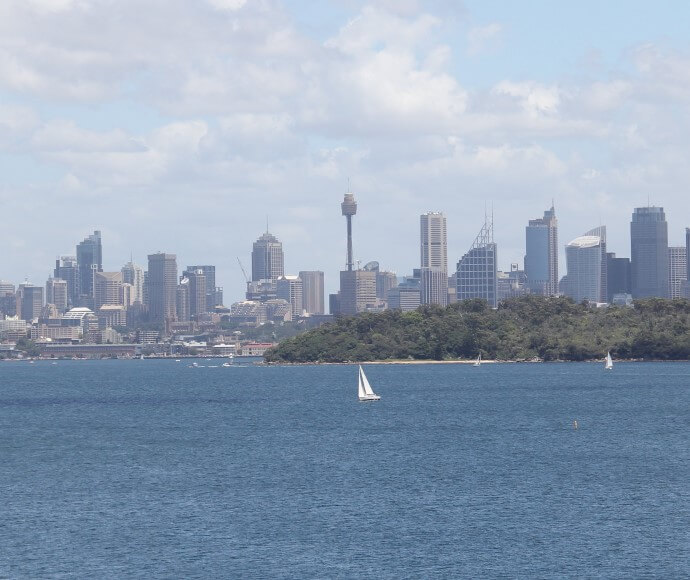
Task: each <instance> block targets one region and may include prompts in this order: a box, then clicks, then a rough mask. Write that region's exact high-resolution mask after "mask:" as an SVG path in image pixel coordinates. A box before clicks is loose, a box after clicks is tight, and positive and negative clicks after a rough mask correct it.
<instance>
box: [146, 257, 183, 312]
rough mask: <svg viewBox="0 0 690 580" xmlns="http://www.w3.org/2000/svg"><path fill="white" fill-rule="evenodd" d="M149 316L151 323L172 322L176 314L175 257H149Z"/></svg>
mask: <svg viewBox="0 0 690 580" xmlns="http://www.w3.org/2000/svg"><path fill="white" fill-rule="evenodd" d="M148 294H149V296H148V299H149V314H150V318H151V321H152V322H158V323H166V322H169V321H174V320H175V316H176V313H177V308H176V298H177V256H176V255H175V254H164V253H161V252H159V253H157V254H151V255H149V268H148Z"/></svg>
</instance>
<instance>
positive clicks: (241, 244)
mask: <svg viewBox="0 0 690 580" xmlns="http://www.w3.org/2000/svg"><path fill="white" fill-rule="evenodd" d="M688 22H690V3H688V2H686V1H681V0H679V1H677V2H670V1H663V0H656V1H654V2H651V1H650V2H639V1H637V2H636V1H632V0H619V1H616V0H608V1H606V2H601V0H596V1H582V0H581V1H578V2H572V1H567V2H566V1H561V2H558V1H554V0H543V1H540V0H529V1H524V2H514V1H512V0H504V1H491V0H476V1H473V0H465V1H464V2H461V1H459V0H429V1H428V2H423V1H417V0H381V1H378V2H361V1H357V0H331V1H328V0H302V1H298V0H284V1H282V2H281V1H279V0H197V1H190V0H117V1H113V0H2V2H0V175H1V177H0V201H1V206H0V207H1V208H2V215H3V218H4V219H3V226H2V228H1V231H2V234H1V235H0V241H1V243H2V249H3V252H2V258H1V260H0V278H2V279H6V280H10V281H12V282H15V283H18V282H21V281H22V280H23V279H24V278H25V277H28V278H29V280H30V281H31V282H34V283H35V284H43V283H44V282H45V280H46V278H47V276H48V274H49V273H50V272H51V270H52V265H53V263H54V260H55V258H56V256H58V255H60V254H74V252H75V245H76V243H77V242H79V241H80V240H81V239H83V238H84V237H85V236H87V235H88V234H90V233H91V232H92V231H93V230H94V229H100V230H101V231H102V232H103V260H104V264H103V265H104V268H105V269H106V270H117V269H119V268H120V267H121V266H122V265H123V264H124V263H125V262H126V261H128V260H129V257H130V253H131V254H133V256H134V260H135V262H138V263H140V264H142V265H144V266H145V265H146V255H147V254H149V253H152V252H155V251H166V252H171V253H176V254H177V256H178V266H179V267H180V268H182V267H184V266H186V265H188V264H201V263H203V264H206V263H210V264H215V265H216V267H217V280H218V284H219V285H222V286H224V287H225V302H226V304H230V303H231V302H233V301H235V300H237V299H240V298H241V297H242V295H243V292H244V283H243V278H242V273H241V271H240V270H239V267H238V265H237V260H236V258H237V257H239V258H240V259H241V260H242V261H243V263H244V265H245V268H247V269H248V270H250V266H251V260H250V252H251V246H252V242H253V241H254V240H255V239H256V238H257V237H258V236H259V235H260V234H261V233H262V232H263V231H265V228H266V217H267V216H268V219H269V224H270V225H269V227H270V230H271V232H273V233H275V234H276V235H277V236H278V237H279V239H280V240H281V241H282V242H283V247H284V251H285V267H286V273H297V272H298V271H299V270H317V269H319V270H324V271H325V272H326V286H327V290H328V291H334V290H335V289H336V287H337V284H338V281H337V272H338V270H340V269H341V268H342V267H343V265H344V263H345V221H344V218H343V217H342V216H341V215H340V205H339V204H340V202H341V201H342V196H343V193H344V192H345V191H346V190H347V187H348V179H349V180H350V183H351V189H352V191H353V192H354V193H355V197H356V199H357V201H358V203H359V210H358V214H357V216H356V217H355V218H354V252H355V257H356V258H357V259H359V260H361V261H362V263H365V262H367V261H370V260H378V261H379V262H380V263H381V266H382V267H383V268H385V269H390V270H394V271H396V272H397V273H398V275H401V276H402V275H404V274H407V273H410V272H411V270H412V268H414V267H417V266H418V264H419V215H420V214H421V213H423V212H426V211H443V212H445V214H446V216H447V220H448V244H449V255H448V262H449V266H450V267H451V268H452V269H454V266H455V264H456V262H457V260H458V259H459V258H460V257H461V256H462V254H463V253H464V252H465V251H467V249H468V248H469V246H470V244H471V243H472V241H473V239H474V237H475V236H476V234H477V233H478V231H479V229H480V228H481V225H482V223H483V220H484V212H485V208H489V210H490V208H491V207H492V206H493V209H494V221H495V232H496V234H495V237H496V242H497V243H498V256H499V267H501V268H508V267H509V265H510V263H511V262H519V263H520V264H522V261H523V254H524V235H525V234H524V227H525V225H526V222H527V220H528V219H531V218H536V217H541V215H542V213H543V211H544V210H545V209H547V208H548V207H549V206H550V205H551V200H552V199H553V200H554V202H555V206H556V214H557V217H558V219H559V225H560V232H559V236H560V245H561V248H562V247H563V246H564V244H565V243H567V242H568V241H569V240H571V239H573V238H575V237H577V236H578V235H580V234H582V233H584V232H585V231H586V230H589V229H591V228H593V227H595V226H598V225H600V224H605V225H606V226H608V234H609V249H610V250H611V251H615V252H616V253H617V254H618V255H620V256H629V255H630V241H629V221H630V214H631V212H632V209H633V208H634V207H636V206H639V205H646V204H647V202H648V200H649V202H650V203H651V204H654V205H661V206H663V207H664V208H665V210H666V216H667V220H668V222H669V243H670V244H671V245H680V244H681V243H682V242H683V241H684V228H685V227H686V226H690V209H689V204H688V199H689V197H688V188H689V184H690V138H689V137H688V135H690V41H689V40H688V39H689V38H690V37H689V36H688V32H687V30H688V29H687V27H688ZM560 274H561V275H563V274H565V264H563V265H562V267H561V272H560Z"/></svg>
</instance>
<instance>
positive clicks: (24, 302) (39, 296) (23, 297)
mask: <svg viewBox="0 0 690 580" xmlns="http://www.w3.org/2000/svg"><path fill="white" fill-rule="evenodd" d="M42 308H43V286H34V285H33V284H29V283H28V282H24V283H23V284H20V285H19V287H18V288H17V313H18V314H19V317H20V318H21V319H22V320H26V321H27V322H31V321H32V320H35V319H37V318H38V317H39V316H40V315H41V309H42Z"/></svg>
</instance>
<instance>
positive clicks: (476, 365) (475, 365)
mask: <svg viewBox="0 0 690 580" xmlns="http://www.w3.org/2000/svg"><path fill="white" fill-rule="evenodd" d="M481 364H482V353H481V352H480V353H479V356H478V357H477V360H476V361H474V364H473V365H472V366H473V367H478V366H481Z"/></svg>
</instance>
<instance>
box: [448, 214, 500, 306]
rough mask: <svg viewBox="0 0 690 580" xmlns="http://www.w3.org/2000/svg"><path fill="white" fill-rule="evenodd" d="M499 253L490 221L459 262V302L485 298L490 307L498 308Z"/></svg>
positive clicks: (457, 275) (457, 276) (486, 222)
mask: <svg viewBox="0 0 690 580" xmlns="http://www.w3.org/2000/svg"><path fill="white" fill-rule="evenodd" d="M496 262H497V251H496V244H495V242H494V225H493V221H489V220H488V219H487V220H486V221H485V222H484V226H483V227H482V229H481V230H480V232H479V235H478V236H477V237H476V238H475V240H474V242H473V243H472V246H471V247H470V249H469V251H468V252H467V253H466V254H465V255H464V256H463V257H462V258H461V259H460V261H459V262H458V267H457V272H456V274H455V276H456V280H457V282H456V285H457V293H458V301H460V300H468V299H470V298H483V299H484V300H486V301H487V302H488V303H489V306H491V307H493V308H495V307H496V306H497V284H498V281H497V278H498V269H497V266H496Z"/></svg>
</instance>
